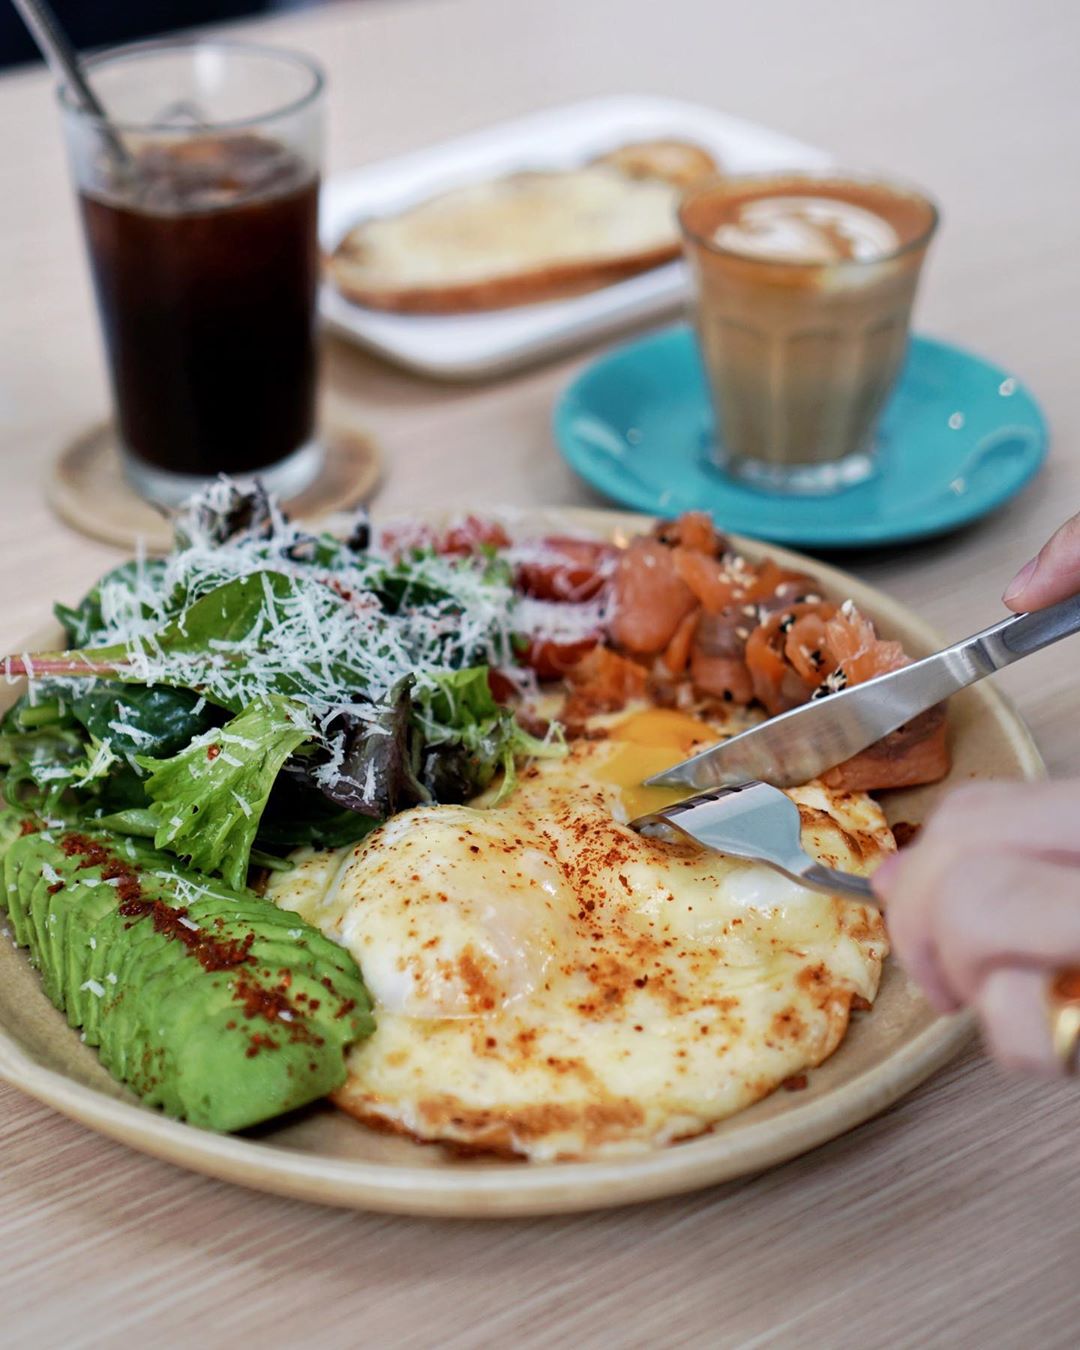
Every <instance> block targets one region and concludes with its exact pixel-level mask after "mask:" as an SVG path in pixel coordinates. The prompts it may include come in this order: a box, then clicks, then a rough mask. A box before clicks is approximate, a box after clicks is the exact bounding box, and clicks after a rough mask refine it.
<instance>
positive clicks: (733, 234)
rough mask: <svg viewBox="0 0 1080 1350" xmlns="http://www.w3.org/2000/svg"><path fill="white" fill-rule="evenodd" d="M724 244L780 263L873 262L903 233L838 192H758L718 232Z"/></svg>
mask: <svg viewBox="0 0 1080 1350" xmlns="http://www.w3.org/2000/svg"><path fill="white" fill-rule="evenodd" d="M713 239H714V241H715V242H716V243H717V244H719V245H720V247H721V248H725V249H728V250H729V251H731V252H732V253H742V254H745V255H747V256H748V257H754V258H767V259H769V260H772V261H776V262H804V263H831V262H845V261H855V262H872V261H873V260H874V259H875V258H883V257H885V256H886V255H888V254H890V253H893V252H895V251H896V249H897V248H898V247H899V246H900V236H899V235H898V234H897V232H896V230H895V229H893V227H892V225H890V224H889V222H888V221H887V220H885V219H884V218H883V217H881V216H879V215H877V214H876V213H875V212H873V211H868V210H867V209H866V208H865V207H862V206H856V205H855V204H854V203H853V202H847V201H842V200H840V199H838V198H836V197H808V196H806V197H804V196H799V197H758V198H756V199H751V200H749V201H744V202H742V203H741V204H740V206H739V210H738V216H737V218H736V219H735V220H732V221H727V222H725V223H724V224H722V225H720V226H719V227H718V228H717V230H716V232H715V234H714V235H713Z"/></svg>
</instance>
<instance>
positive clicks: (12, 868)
mask: <svg viewBox="0 0 1080 1350" xmlns="http://www.w3.org/2000/svg"><path fill="white" fill-rule="evenodd" d="M40 847H41V836H40V834H24V835H20V836H19V838H18V839H16V840H14V841H13V842H12V844H11V845H10V847H9V848H8V850H7V852H6V853H5V854H4V895H5V898H6V901H7V908H8V917H9V919H10V920H11V931H12V933H13V934H14V936H15V941H16V942H17V943H18V944H19V946H20V947H28V946H29V945H30V916H29V901H30V890H31V888H32V885H33V879H36V877H37V876H39V875H40V870H41V869H40V866H38V867H37V870H36V871H35V868H34V862H33V861H32V860H33V858H34V856H35V854H36V852H37V850H38V849H39V848H40Z"/></svg>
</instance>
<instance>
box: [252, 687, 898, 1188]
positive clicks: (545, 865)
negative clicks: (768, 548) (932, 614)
mask: <svg viewBox="0 0 1080 1350" xmlns="http://www.w3.org/2000/svg"><path fill="white" fill-rule="evenodd" d="M590 737H592V738H590ZM716 739H717V731H716V729H715V728H713V727H711V726H709V725H707V724H706V723H704V722H701V721H699V720H697V719H696V718H693V717H690V716H688V715H686V714H684V713H680V712H675V711H673V710H662V709H648V710H644V711H637V712H635V713H632V714H630V715H629V716H623V717H616V718H611V717H609V718H607V719H599V722H598V724H597V725H596V726H593V727H592V728H591V729H590V731H589V732H588V734H587V736H586V737H585V738H583V739H580V740H577V741H575V742H574V743H573V745H572V746H571V748H570V750H569V753H568V754H567V755H566V757H565V758H563V759H560V760H544V761H539V762H536V763H534V764H532V765H531V766H530V767H528V768H527V769H526V770H525V771H524V772H523V774H522V776H521V779H520V781H519V783H518V785H517V786H516V788H515V789H514V791H513V792H512V793H511V794H509V796H508V797H506V798H505V799H504V800H503V801H501V802H499V803H498V804H493V798H492V796H491V794H488V795H487V796H485V797H481V798H479V799H477V800H476V801H475V802H473V803H471V804H469V805H466V806H419V807H416V808H414V809H412V810H408V811H404V812H402V813H401V814H400V815H397V816H395V817H394V818H393V819H391V820H389V821H388V822H386V824H384V825H382V826H380V827H379V828H378V829H377V830H375V831H374V833H372V834H371V835H370V836H369V837H368V838H367V839H366V840H365V841H364V842H363V843H362V844H359V845H357V846H356V847H354V848H349V849H343V850H338V851H333V852H331V851H324V852H311V851H304V852H301V853H298V854H296V855H294V861H295V864H296V866H295V868H294V870H293V871H291V872H284V873H277V874H275V875H274V877H273V879H272V882H271V885H270V889H269V891H268V894H269V895H270V896H271V898H272V899H274V900H275V901H276V902H277V903H278V904H279V905H281V906H283V907H284V908H286V909H290V910H293V911H295V912H297V913H299V914H301V915H302V916H303V917H304V918H305V919H307V920H308V921H309V922H311V923H313V924H315V925H316V926H318V927H319V928H321V929H322V931H323V932H325V933H326V934H327V935H328V936H329V937H331V938H333V939H334V940H335V941H337V942H339V943H341V944H342V945H343V946H345V947H347V948H348V949H349V951H350V952H352V954H353V955H354V956H355V957H356V959H357V961H358V962H359V965H360V968H361V970H362V972H363V974H364V978H365V980H366V982H367V986H368V989H369V990H370V992H371V995H372V998H373V1000H374V1004H375V1017H376V1024H377V1029H376V1031H375V1033H374V1035H373V1036H371V1037H370V1038H369V1039H368V1040H366V1041H364V1042H363V1043H362V1044H360V1045H359V1046H357V1047H356V1048H354V1049H353V1050H352V1052H351V1054H350V1059H349V1065H348V1068H349V1077H348V1082H347V1084H346V1086H345V1087H344V1088H343V1089H342V1090H341V1091H340V1092H339V1093H338V1094H337V1096H336V1098H335V1100H336V1101H337V1102H338V1104H339V1105H340V1106H342V1107H344V1108H345V1109H346V1110H347V1111H350V1112H351V1113H353V1114H354V1115H356V1116H358V1117H359V1118H360V1119H361V1120H364V1121H367V1122H369V1123H372V1124H376V1125H379V1126H380V1127H383V1128H387V1127H388V1128H392V1129H396V1130H400V1131H402V1132H405V1133H407V1134H410V1135H412V1136H414V1137H416V1138H419V1139H422V1140H431V1141H436V1140H438V1141H443V1142H448V1143H453V1144H456V1145H459V1146H466V1147H468V1148H470V1149H479V1150H493V1151H497V1152H501V1153H511V1154H517V1155H522V1156H524V1157H527V1158H530V1159H533V1160H537V1161H547V1160H553V1159H561V1158H585V1157H610V1156H620V1155H625V1154H631V1153H635V1152H640V1151H643V1150H646V1149H650V1148H654V1147H657V1146H661V1145H664V1144H668V1143H670V1142H672V1141H673V1140H677V1139H681V1138H685V1137H688V1136H691V1135H695V1134H699V1133H701V1132H702V1131H705V1130H707V1129H708V1128H709V1127H710V1126H712V1125H713V1124H715V1123H716V1122H717V1121H719V1120H721V1119H723V1118H724V1117H726V1116H729V1115H731V1114H732V1113H733V1112H735V1111H738V1110H740V1109H741V1108H743V1107H745V1106H748V1105H749V1104H750V1103H752V1102H754V1101H756V1100H758V1099H759V1098H761V1097H763V1096H765V1095H766V1094H767V1093H769V1092H771V1091H773V1090H774V1089H775V1088H776V1087H777V1086H778V1085H779V1084H780V1083H782V1082H783V1081H784V1080H785V1079H788V1078H790V1077H791V1076H793V1075H796V1074H799V1073H801V1072H802V1071H803V1070H805V1069H807V1068H809V1067H812V1066H814V1065H817V1064H820V1063H821V1061H822V1060H824V1059H825V1058H826V1057H827V1056H828V1055H830V1054H831V1053H832V1052H833V1050H835V1049H836V1047H837V1045H838V1044H839V1043H840V1041H841V1039H842V1038H843V1035H844V1032H845V1030H846V1027H847V1024H848V1017H849V1011H850V1007H851V1003H852V999H853V998H855V997H856V996H857V997H858V998H859V999H862V1000H866V1001H867V1002H871V1001H872V1000H873V998H874V996H875V994H876V991H877V987H878V981H879V977H880V973H881V965H882V961H883V959H884V956H885V954H886V951H887V942H886V938H885V931H884V926H883V924H882V921H881V917H880V915H879V914H878V913H877V911H876V910H874V909H873V908H871V907H868V906H864V905H861V904H857V903H853V902H851V901H845V900H841V899H837V898H833V897H829V896H825V895H821V894H818V893H815V892H812V891H809V890H807V889H805V888H803V887H800V886H798V885H796V884H795V883H794V882H792V881H789V880H788V879H786V878H784V877H782V876H780V875H779V874H778V873H776V872H774V871H772V870H771V869H769V868H768V867H765V866H764V865H762V864H756V863H750V862H744V861H740V860H737V859H732V858H727V857H724V856H721V855H720V854H717V853H713V852H709V851H706V850H702V849H699V848H697V847H696V846H695V845H693V844H692V843H690V842H688V841H687V842H678V843H675V842H671V843H669V842H665V841H662V840H657V839H648V838H644V837H642V836H640V835H638V834H637V833H635V832H634V831H632V830H630V829H629V828H628V827H627V824H626V822H627V821H628V820H630V819H632V818H633V817H634V816H636V815H639V814H641V813H643V812H645V811H647V810H655V809H657V808H658V807H660V806H663V805H666V804H668V803H669V802H670V801H672V800H675V799H677V797H678V796H679V793H678V792H671V791H669V790H665V789H656V788H642V787H641V786H640V784H641V781H642V779H643V778H645V777H647V776H649V775H650V774H652V773H656V772H659V770H661V769H663V768H666V767H669V766H670V765H672V764H674V763H677V762H678V761H679V760H680V759H682V758H684V757H685V756H686V755H687V754H688V753H690V751H691V750H693V749H695V748H699V747H700V746H702V745H704V744H707V743H709V742H711V741H715V740H716ZM790 796H791V797H792V798H793V799H794V800H795V801H796V802H797V804H798V806H799V810H800V814H801V816H802V820H803V843H804V846H805V847H806V848H807V850H808V851H809V852H810V853H812V854H813V855H814V856H815V857H816V858H818V859H819V860H820V861H823V862H826V863H828V864H829V865H831V866H838V867H843V868H845V869H847V870H850V871H853V872H857V873H860V874H863V875H866V874H868V873H869V872H871V871H872V870H873V868H874V866H875V865H876V864H877V862H878V861H879V860H880V859H881V858H882V857H883V856H884V855H885V854H886V853H888V852H891V851H892V849H893V848H894V843H893V839H892V835H891V833H890V831H889V828H888V825H887V824H886V821H885V818H884V816H883V814H882V812H881V810H880V808H879V807H878V806H877V804H876V803H875V802H874V801H872V800H871V799H870V798H869V797H867V796H864V795H859V794H844V793H837V792H830V791H828V790H826V789H825V788H824V787H823V786H822V785H820V784H816V783H812V784H809V785H807V786H806V787H802V788H797V789H792V790H791V792H790Z"/></svg>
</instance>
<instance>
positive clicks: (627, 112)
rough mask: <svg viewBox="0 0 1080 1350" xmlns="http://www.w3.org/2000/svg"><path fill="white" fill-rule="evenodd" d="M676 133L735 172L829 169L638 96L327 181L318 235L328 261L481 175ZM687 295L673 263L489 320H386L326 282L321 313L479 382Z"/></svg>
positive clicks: (425, 370) (342, 327) (432, 366)
mask: <svg viewBox="0 0 1080 1350" xmlns="http://www.w3.org/2000/svg"><path fill="white" fill-rule="evenodd" d="M669 136H670V137H674V138H676V139H678V140H688V141H693V142H695V143H696V144H698V145H701V146H703V147H704V148H705V149H706V150H709V151H711V152H712V154H713V155H714V156H715V158H716V159H717V161H718V162H720V163H722V164H723V165H724V166H725V167H726V168H728V169H729V170H731V171H733V172H742V171H744V170H746V171H755V172H764V171H766V170H769V169H800V168H802V169H812V168H819V167H821V165H823V164H827V163H828V162H829V156H828V155H826V154H825V152H824V151H822V150H816V149H814V148H813V147H812V146H809V145H805V144H804V143H803V142H801V141H797V140H795V139H794V138H793V137H791V136H785V135H783V134H782V133H781V132H778V131H770V130H769V129H768V128H767V127H762V126H757V125H756V124H755V123H753V122H744V121H742V120H741V119H740V118H737V117H728V116H727V115H726V114H724V113H721V112H717V111H716V110H715V109H714V108H703V107H699V106H698V105H697V104H694V103H683V102H681V101H679V100H676V99H667V98H647V97H642V96H640V95H633V96H624V97H619V98H595V99H589V100H587V101H586V102H584V103H571V104H565V105H563V106H562V107H557V108H547V109H545V110H544V111H543V112H539V113H533V114H532V115H531V116H529V117H522V118H519V119H517V120H516V121H513V122H501V123H499V124H498V125H497V126H493V127H485V128H484V129H483V130H482V131H476V132H473V133H471V134H470V135H468V136H461V137H458V138H457V139H455V140H452V141H444V142H443V143H442V144H441V145H433V146H429V147H427V148H426V149H423V150H418V151H416V152H415V153H413V154H410V155H402V156H400V157H398V158H396V159H390V160H385V161H383V162H382V163H379V164H366V165H364V166H363V167H361V168H358V169H350V170H347V171H346V172H344V173H336V174H333V175H331V177H330V178H328V179H327V180H326V183H325V185H324V186H323V189H322V192H321V193H320V196H319V238H320V241H321V243H322V247H323V249H324V251H325V252H327V253H330V252H332V251H333V249H334V248H335V247H336V246H337V244H338V243H339V242H340V240H341V238H342V236H343V235H344V234H346V233H347V232H348V231H349V230H351V229H352V227H353V226H354V225H355V224H356V223H357V221H358V220H362V219H363V218H364V217H365V216H371V215H387V214H392V213H394V212H397V211H401V210H404V209H405V208H406V207H408V206H411V205H413V203H415V202H418V201H423V200H424V199H425V198H427V197H430V196H432V195H433V194H435V193H437V192H444V191H447V190H448V189H450V188H454V187H459V186H461V185H462V184H464V183H472V182H476V181H477V180H478V179H484V178H491V177H498V176H499V175H502V174H506V173H514V172H517V171H518V170H520V169H523V168H528V169H565V168H570V167H574V166H576V165H579V164H583V163H585V161H586V160H589V159H592V158H594V157H595V156H597V155H602V154H604V153H605V152H607V151H608V150H612V149H614V148H615V147H616V146H619V145H626V144H627V143H628V142H630V141H645V140H654V139H658V138H664V137H669ZM687 290H688V282H687V277H686V269H685V268H684V266H683V264H682V263H681V262H672V263H668V264H667V265H666V266H664V267H654V268H653V269H652V270H650V271H648V272H643V273H641V274H640V275H639V276H636V277H630V278H628V279H627V280H626V281H620V282H617V283H615V284H614V285H611V286H602V287H600V288H599V289H597V290H595V291H589V292H588V294H586V295H577V296H572V297H570V298H569V299H563V300H551V301H548V302H546V303H543V304H536V305H517V306H514V307H513V308H511V309H498V310H489V311H487V312H486V313H482V314H386V313H383V312H381V311H380V310H375V309H365V308H364V307H363V306H362V305H354V304H353V303H352V302H351V301H349V300H346V299H345V297H344V296H343V295H341V294H340V293H339V292H338V291H337V290H336V289H335V288H334V287H333V286H330V285H328V284H327V285H323V286H322V288H321V290H320V293H319V312H320V314H321V315H322V318H323V321H324V322H325V323H326V324H327V325H328V326H329V327H330V328H332V329H333V330H334V331H335V332H336V333H338V334H339V335H340V336H341V337H344V338H346V339H348V340H349V341H352V342H356V343H359V344H360V345H361V346H363V347H368V348H370V349H371V350H372V351H376V352H378V353H379V355H380V356H384V357H386V358H387V359H388V360H391V361H396V362H397V363H398V364H399V365H403V366H407V367H408V368H409V369H410V370H417V371H420V372H421V374H424V375H434V376H436V377H438V378H439V379H444V380H475V379H486V378H488V377H490V376H492V375H498V374H503V373H504V372H506V371H509V370H514V369H516V368H518V367H520V366H525V365H528V364H529V363H530V362H536V361H541V360H545V359H548V358H550V357H553V356H555V355H557V354H558V353H559V352H564V351H568V350H570V349H572V348H574V347H580V346H582V345H583V344H584V343H586V342H594V341H596V340H597V339H598V338H602V337H609V336H611V335H612V334H614V333H617V332H620V331H622V330H623V329H626V328H628V327H630V326H631V325H632V324H635V323H636V324H641V323H646V322H648V321H649V320H659V319H662V318H665V317H666V316H668V315H670V314H673V313H675V312H676V310H677V309H678V307H679V306H680V305H681V304H682V303H683V302H684V300H685V298H686V294H687Z"/></svg>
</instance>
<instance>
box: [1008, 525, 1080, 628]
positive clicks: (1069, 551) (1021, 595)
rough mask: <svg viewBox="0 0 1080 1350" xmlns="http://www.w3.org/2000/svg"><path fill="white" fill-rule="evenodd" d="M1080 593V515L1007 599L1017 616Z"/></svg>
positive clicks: (1025, 571) (1029, 568) (1050, 541)
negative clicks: (1017, 613)
mask: <svg viewBox="0 0 1080 1350" xmlns="http://www.w3.org/2000/svg"><path fill="white" fill-rule="evenodd" d="M1077 591H1080V515H1076V516H1073V517H1072V519H1071V520H1067V521H1066V522H1065V524H1064V525H1062V526H1061V528H1060V529H1058V530H1057V531H1056V532H1055V533H1054V534H1053V535H1052V536H1051V537H1050V538H1049V539H1048V540H1047V542H1046V543H1045V544H1044V545H1043V547H1042V549H1041V550H1040V551H1039V554H1038V556H1037V557H1035V558H1033V559H1032V560H1031V562H1029V563H1028V564H1027V565H1026V566H1025V567H1022V568H1021V569H1020V571H1019V572H1018V573H1017V574H1016V576H1015V577H1014V578H1013V580H1012V581H1011V582H1010V583H1009V585H1008V587H1007V588H1006V590H1005V595H1004V597H1003V599H1004V601H1005V603H1006V604H1007V605H1008V606H1009V608H1010V609H1014V610H1016V611H1017V612H1021V611H1023V610H1028V609H1042V608H1044V607H1045V606H1046V605H1052V604H1055V603H1056V602H1057V601H1058V600H1064V599H1066V598H1067V597H1068V596H1070V595H1075V594H1076V593H1077Z"/></svg>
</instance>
